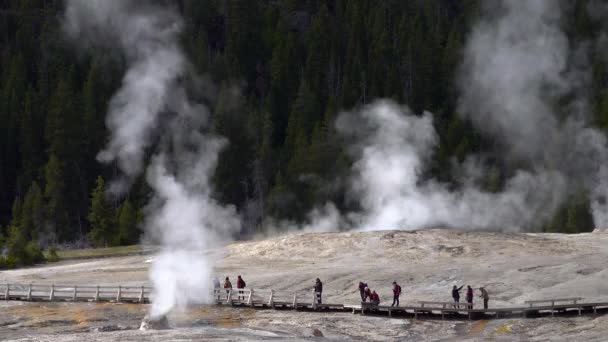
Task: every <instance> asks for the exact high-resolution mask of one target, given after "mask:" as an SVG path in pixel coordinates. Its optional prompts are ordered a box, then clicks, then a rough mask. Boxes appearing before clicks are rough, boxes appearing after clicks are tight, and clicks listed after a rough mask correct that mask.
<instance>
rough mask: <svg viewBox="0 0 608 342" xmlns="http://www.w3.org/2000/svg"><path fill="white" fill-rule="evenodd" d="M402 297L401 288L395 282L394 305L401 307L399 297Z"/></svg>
mask: <svg viewBox="0 0 608 342" xmlns="http://www.w3.org/2000/svg"><path fill="white" fill-rule="evenodd" d="M400 295H401V286H399V284H397V282H396V281H394V282H393V305H391V306H395V304H397V306H399V296H400Z"/></svg>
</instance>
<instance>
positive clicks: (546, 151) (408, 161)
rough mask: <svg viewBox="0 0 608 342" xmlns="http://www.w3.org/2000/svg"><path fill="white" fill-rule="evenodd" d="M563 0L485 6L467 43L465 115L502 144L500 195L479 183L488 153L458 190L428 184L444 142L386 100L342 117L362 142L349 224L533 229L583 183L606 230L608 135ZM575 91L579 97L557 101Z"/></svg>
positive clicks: (356, 151)
mask: <svg viewBox="0 0 608 342" xmlns="http://www.w3.org/2000/svg"><path fill="white" fill-rule="evenodd" d="M562 5H563V3H561V2H559V1H551V0H531V1H518V0H501V1H494V2H491V4H489V3H486V4H485V6H486V7H485V8H484V12H483V16H482V19H481V21H480V22H479V23H478V24H477V25H476V26H475V27H474V29H473V31H472V34H471V36H470V37H469V40H468V42H467V44H466V47H465V51H464V52H465V54H464V62H463V65H462V68H461V77H460V78H459V85H460V89H461V95H462V96H461V98H460V106H459V112H460V113H462V114H463V115H464V116H465V117H466V118H467V119H469V120H470V121H471V122H472V123H473V124H474V125H475V127H476V128H477V129H478V130H479V131H480V132H481V133H482V134H484V135H486V136H487V137H489V138H490V139H491V140H493V141H497V142H498V146H497V148H496V150H495V151H492V155H493V156H494V157H495V158H497V159H499V160H501V164H502V165H504V167H505V168H506V170H507V171H508V172H507V175H510V178H509V179H508V180H506V181H505V184H504V186H503V188H502V191H501V192H499V193H488V192H484V191H482V190H481V189H480V188H479V187H478V186H476V183H477V182H476V178H477V176H478V175H479V174H483V173H485V172H486V171H487V170H483V166H482V165H483V163H482V162H480V161H481V160H482V159H481V157H480V156H472V157H470V158H469V159H468V160H467V161H466V162H465V163H464V164H463V165H457V167H458V168H459V169H460V170H462V171H464V172H461V174H460V179H459V182H460V187H457V188H456V189H454V187H448V186H447V185H445V184H440V183H438V182H436V181H434V180H432V179H424V178H423V174H424V171H425V169H426V168H427V166H428V162H429V158H430V157H431V156H432V153H433V149H434V148H435V147H436V144H437V140H438V139H437V136H436V133H435V131H434V129H433V126H432V115H431V114H430V113H425V114H424V115H423V116H421V117H418V116H415V115H412V114H411V113H410V111H409V109H408V108H405V107H399V106H397V105H395V104H393V103H391V102H386V101H380V102H376V103H374V104H372V105H369V106H366V107H364V108H363V109H361V110H360V111H356V112H353V113H345V114H342V115H341V116H340V117H339V119H338V121H337V128H338V131H339V132H340V133H342V134H344V135H346V136H350V137H351V138H352V141H353V142H354V143H353V145H352V148H351V150H350V153H351V155H352V156H353V157H354V159H355V161H356V162H355V163H354V165H353V168H352V176H351V191H350V198H351V199H352V200H353V201H355V202H357V203H359V205H360V207H361V209H362V210H361V211H360V212H357V213H350V214H348V215H347V217H348V222H349V225H351V226H354V227H362V229H366V230H370V229H371V230H377V229H395V228H400V229H415V228H423V227H432V226H444V227H445V226H447V227H457V228H462V229H496V230H508V231H517V230H527V229H530V228H533V227H538V225H539V224H542V223H543V222H546V221H547V220H548V219H549V218H551V217H552V215H553V214H554V213H555V211H556V209H557V208H558V207H559V206H560V205H561V204H562V203H563V202H564V200H565V199H566V198H567V196H568V195H571V194H572V193H573V192H575V191H580V189H583V190H585V191H587V192H589V194H590V195H591V199H592V202H591V207H592V211H593V216H594V221H595V225H596V226H597V227H608V214H607V212H608V207H607V204H606V196H607V195H608V181H606V179H607V178H606V176H608V153H607V148H606V147H607V146H606V137H605V136H604V134H603V133H602V132H600V131H599V130H597V129H595V128H593V127H592V126H591V120H590V109H589V103H588V99H587V96H586V95H587V93H588V90H589V89H588V86H589V78H590V77H589V74H590V72H589V71H590V66H589V62H588V60H587V54H588V48H589V46H591V45H592V44H589V43H580V44H578V46H577V45H576V44H572V43H571V42H569V41H568V38H567V36H566V35H565V34H564V32H563V31H562V29H561V23H562V20H563V18H562V16H563V8H562ZM600 38H601V37H600ZM572 46H574V47H575V48H574V49H572ZM566 97H568V98H574V100H569V101H561V102H558V100H559V99H564V98H566ZM564 102H565V104H564ZM558 103H559V106H558Z"/></svg>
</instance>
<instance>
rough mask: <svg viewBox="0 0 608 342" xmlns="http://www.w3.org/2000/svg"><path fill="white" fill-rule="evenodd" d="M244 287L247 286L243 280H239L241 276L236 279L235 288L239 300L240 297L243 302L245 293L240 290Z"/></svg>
mask: <svg viewBox="0 0 608 342" xmlns="http://www.w3.org/2000/svg"><path fill="white" fill-rule="evenodd" d="M246 285H247V284H245V281H244V280H243V278H241V276H238V277H237V279H236V288H237V289H239V290H238V291H239V300H241V297H242V298H243V300H245V294H244V293H245V292H244V291H243V290H241V289H244V288H245V286H246Z"/></svg>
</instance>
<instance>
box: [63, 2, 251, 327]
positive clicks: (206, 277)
mask: <svg viewBox="0 0 608 342" xmlns="http://www.w3.org/2000/svg"><path fill="white" fill-rule="evenodd" d="M181 26H182V21H181V18H180V17H179V15H178V14H177V13H176V12H174V11H173V9H171V8H164V7H160V6H158V5H154V4H153V3H151V2H146V1H136V0H124V1H106V0H69V1H68V3H67V9H66V18H65V27H66V30H67V32H68V33H69V34H70V36H71V37H73V38H75V39H77V40H78V41H79V42H80V43H83V44H84V45H85V46H87V47H90V48H100V47H105V48H111V49H118V50H119V51H120V52H121V54H122V55H123V56H124V58H125V59H126V61H127V66H128V70H127V73H126V75H125V77H124V79H123V84H122V87H121V88H120V90H118V92H117V93H116V94H115V95H114V97H113V98H112V101H111V103H110V109H109V113H108V118H107V126H108V128H109V130H110V131H111V137H110V141H109V144H108V146H107V148H106V149H105V150H104V151H102V152H101V153H100V154H99V156H98V159H99V160H100V161H102V162H112V161H116V162H117V163H118V165H119V167H120V169H121V170H122V172H123V173H124V178H123V180H122V181H120V182H118V183H115V187H114V190H116V191H124V190H126V188H125V185H128V184H129V183H130V182H131V181H132V180H133V178H134V177H137V176H139V175H140V174H141V173H142V172H143V171H144V170H145V169H146V168H147V174H146V179H147V182H148V183H149V185H150V186H151V188H152V189H153V190H154V193H155V196H154V198H153V199H152V200H151V201H150V203H149V205H148V207H147V208H146V209H147V210H146V214H147V219H146V222H145V227H146V233H147V234H148V235H149V237H151V238H153V239H154V240H156V241H159V242H160V243H161V244H162V247H163V249H162V252H161V253H160V255H158V256H157V257H156V258H155V259H154V263H153V265H152V267H151V270H150V278H151V280H152V282H153V284H154V288H155V293H154V301H153V307H152V313H151V314H152V316H161V315H164V314H166V313H167V312H168V311H169V310H171V309H172V308H174V307H176V306H182V305H186V304H188V303H192V302H202V301H205V300H206V299H207V298H208V294H209V291H208V290H209V289H210V273H211V270H212V263H211V260H208V259H207V258H206V257H204V256H203V254H202V251H203V250H204V249H205V248H209V247H210V246H213V245H214V244H215V243H217V242H218V241H220V240H224V239H227V238H229V237H230V235H231V234H232V233H234V232H235V231H238V230H239V229H240V222H239V220H238V219H237V215H236V212H235V209H234V207H222V206H221V205H219V204H218V203H217V202H215V201H214V200H213V199H212V198H211V197H210V194H211V184H210V177H211V175H212V173H213V171H214V169H215V166H216V164H217V158H218V153H219V151H220V150H221V149H222V147H223V146H224V145H225V144H226V143H227V142H226V140H225V139H223V138H221V137H216V136H212V135H210V134H205V133H204V130H205V125H206V123H207V119H208V111H207V108H206V107H204V106H203V105H200V104H196V103H193V102H192V101H191V100H190V99H189V97H188V95H187V92H186V88H185V86H184V83H185V81H186V79H187V77H186V76H187V75H186V72H187V71H188V70H189V65H188V63H187V60H186V58H185V57H184V55H183V53H182V51H181V49H180V48H179V44H178V36H179V33H180V28H181ZM152 148H154V151H156V152H155V153H154V155H153V156H152V158H151V161H150V162H149V165H147V164H148V163H147V160H146V157H145V156H146V152H147V151H148V150H152Z"/></svg>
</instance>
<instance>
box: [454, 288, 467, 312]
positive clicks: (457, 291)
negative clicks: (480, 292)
mask: <svg viewBox="0 0 608 342" xmlns="http://www.w3.org/2000/svg"><path fill="white" fill-rule="evenodd" d="M463 287H464V285H462V286H461V287H456V285H454V287H452V298H453V299H454V304H458V303H460V290H462V288H463ZM454 308H456V309H458V305H454Z"/></svg>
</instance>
